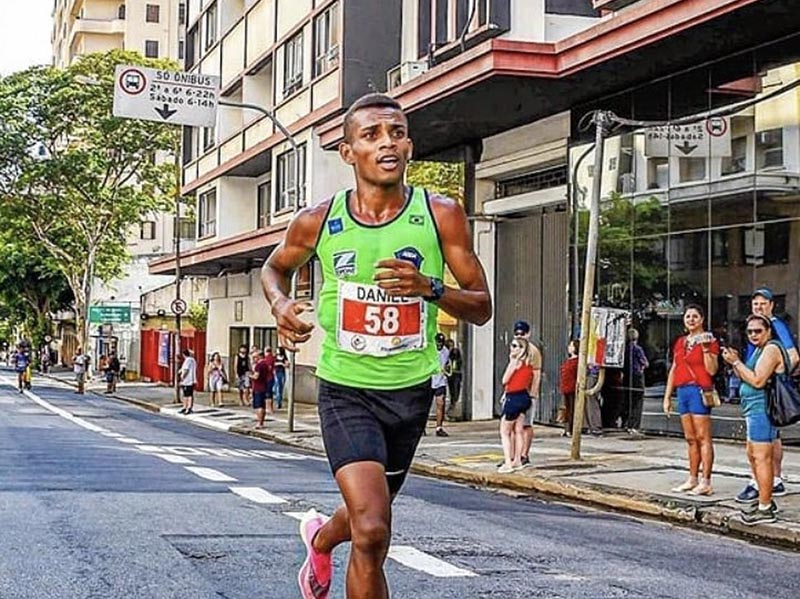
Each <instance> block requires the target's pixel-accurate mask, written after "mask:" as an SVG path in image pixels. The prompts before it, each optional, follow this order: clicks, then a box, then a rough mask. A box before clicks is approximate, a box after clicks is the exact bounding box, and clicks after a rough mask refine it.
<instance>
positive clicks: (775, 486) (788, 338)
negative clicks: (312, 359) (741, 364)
mask: <svg viewBox="0 0 800 599" xmlns="http://www.w3.org/2000/svg"><path fill="white" fill-rule="evenodd" d="M750 306H751V309H752V310H753V314H760V315H762V316H766V317H767V318H769V320H770V324H771V329H772V339H773V341H777V342H779V343H780V344H781V345H782V346H783V349H785V350H786V353H787V354H788V355H789V361H790V363H791V368H792V370H794V369H795V368H796V367H797V364H798V362H800V353H798V351H797V345H796V344H795V342H794V337H792V332H791V331H790V330H789V327H788V326H787V325H786V322H784V321H783V320H781V319H780V318H778V317H777V316H775V315H774V314H773V310H774V309H775V296H774V295H773V294H772V290H771V289H770V288H769V287H759V288H758V289H756V290H755V291H754V292H753V297H752V298H751V300H750ZM755 350H756V347H755V345H754V344H753V343H752V342H751V341H749V340H748V343H747V352H746V353H745V361H747V360H749V359H750V357H751V356H752V355H753V353H754V352H755ZM734 374H735V373H734ZM732 378H735V377H732ZM772 462H773V463H772V468H773V475H774V477H775V480H774V481H773V483H772V495H773V496H774V497H781V496H783V495H786V486H785V485H784V484H783V479H782V478H781V474H782V470H783V468H782V467H783V442H782V441H781V435H780V431H778V434H777V436H776V437H775V440H774V441H773V442H772ZM757 497H758V481H757V480H756V479H755V478H753V479H751V480H750V482H749V483H747V485H745V487H744V489H742V490H741V492H740V493H739V494H738V495H737V496H736V501H738V502H739V503H750V502H752V501H755V499H756V498H757Z"/></svg>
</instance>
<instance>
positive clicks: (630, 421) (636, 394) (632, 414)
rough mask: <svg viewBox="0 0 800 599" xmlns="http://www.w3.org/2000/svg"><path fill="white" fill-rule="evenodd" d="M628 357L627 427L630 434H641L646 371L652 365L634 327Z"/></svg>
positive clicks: (626, 354) (626, 352)
mask: <svg viewBox="0 0 800 599" xmlns="http://www.w3.org/2000/svg"><path fill="white" fill-rule="evenodd" d="M625 358H626V362H627V364H626V368H625V374H626V380H625V382H626V383H627V385H625V386H626V388H627V390H628V398H629V401H628V402H627V403H628V405H627V410H626V415H627V418H626V421H625V423H624V426H625V428H626V429H627V430H628V434H629V435H639V434H640V433H639V429H640V428H641V426H642V406H643V404H644V371H645V370H646V369H647V367H648V366H650V362H648V360H647V356H646V355H645V353H644V350H643V349H642V346H641V345H639V331H637V330H636V329H634V328H631V329H629V330H628V347H627V348H626V351H625Z"/></svg>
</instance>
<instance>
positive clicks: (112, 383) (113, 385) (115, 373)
mask: <svg viewBox="0 0 800 599" xmlns="http://www.w3.org/2000/svg"><path fill="white" fill-rule="evenodd" d="M121 371H122V365H121V364H120V361H119V358H118V357H117V352H115V351H111V352H109V353H108V367H107V368H106V393H116V392H117V381H119V375H120V372H121Z"/></svg>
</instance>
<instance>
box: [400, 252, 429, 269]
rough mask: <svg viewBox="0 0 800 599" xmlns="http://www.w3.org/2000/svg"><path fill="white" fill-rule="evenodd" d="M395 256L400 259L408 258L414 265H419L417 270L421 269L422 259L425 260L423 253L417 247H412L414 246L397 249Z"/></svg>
mask: <svg viewBox="0 0 800 599" xmlns="http://www.w3.org/2000/svg"><path fill="white" fill-rule="evenodd" d="M394 257H395V258H397V259H398V260H406V261H408V262H411V263H412V264H413V265H414V266H416V267H417V270H419V269H420V267H421V266H422V261H423V260H425V258H423V257H422V254H420V253H419V251H418V250H417V248H412V247H404V248H403V249H402V250H397V251H396V252H395V253H394Z"/></svg>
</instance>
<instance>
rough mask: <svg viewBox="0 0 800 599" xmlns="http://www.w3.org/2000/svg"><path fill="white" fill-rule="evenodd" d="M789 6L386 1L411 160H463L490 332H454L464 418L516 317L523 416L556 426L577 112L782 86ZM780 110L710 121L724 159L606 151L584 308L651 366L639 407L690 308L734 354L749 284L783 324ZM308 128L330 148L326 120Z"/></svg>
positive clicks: (577, 271) (789, 130) (793, 27)
mask: <svg viewBox="0 0 800 599" xmlns="http://www.w3.org/2000/svg"><path fill="white" fill-rule="evenodd" d="M789 4H790V3H787V2H783V1H779V0H750V1H747V0H745V1H733V0H698V1H693V2H683V1H680V0H666V1H665V0H594V1H593V2H592V1H590V0H583V1H580V0H575V1H556V0H533V1H522V0H478V2H476V3H475V2H468V1H465V2H443V1H437V0H407V1H405V2H403V31H402V46H403V47H402V51H401V55H402V60H401V62H400V63H398V65H397V66H396V67H395V68H394V69H393V70H392V71H391V72H390V73H389V76H388V79H387V85H388V87H389V88H390V89H391V93H392V94H393V95H394V96H395V97H396V98H397V99H398V100H399V101H400V102H401V103H402V104H403V105H404V107H405V108H406V110H407V112H408V114H409V119H410V123H411V131H412V136H413V137H414V140H415V149H416V151H417V155H418V156H422V157H424V156H438V157H448V158H450V159H456V160H463V161H465V163H466V168H467V180H468V181H470V182H472V183H471V184H470V185H469V187H468V189H467V196H468V198H467V208H468V212H469V213H470V214H471V218H472V221H473V233H474V243H475V250H476V252H477V254H478V255H479V257H480V259H481V261H482V262H483V264H484V266H485V268H486V270H487V274H488V276H489V280H490V284H491V285H492V286H493V288H494V291H495V315H494V318H493V320H492V321H491V322H490V323H489V324H488V325H487V326H485V327H481V328H470V329H468V336H467V337H466V339H465V340H464V341H465V346H466V350H467V351H466V353H467V355H468V356H469V362H468V364H470V367H468V368H467V381H466V388H467V397H468V398H469V406H468V409H469V413H470V414H471V416H472V417H473V418H488V417H491V416H492V415H494V414H497V410H498V405H497V398H498V397H499V396H500V393H499V390H500V389H499V382H500V376H501V374H502V369H503V367H504V365H505V357H506V354H507V343H508V340H509V336H510V335H511V334H512V331H511V327H512V323H513V322H514V321H515V320H517V319H518V318H527V319H528V320H530V321H531V322H532V323H533V328H534V337H535V338H536V340H537V341H538V342H539V344H540V345H541V346H542V347H543V353H544V362H545V364H544V387H543V391H542V401H541V402H540V404H539V413H538V415H537V416H538V418H539V419H540V420H541V421H544V422H552V421H554V419H555V415H556V411H557V407H558V405H559V402H560V398H559V394H558V390H557V389H558V388H557V382H558V364H559V362H560V361H561V360H562V359H563V357H564V355H565V348H566V343H567V340H568V339H569V337H570V336H571V334H574V333H575V332H576V326H575V325H576V323H577V321H578V320H579V318H578V314H577V309H576V308H577V302H578V301H579V300H580V298H581V295H582V291H581V287H582V281H583V274H582V273H583V255H584V254H583V250H584V244H585V234H586V233H585V228H584V227H581V226H580V224H581V223H585V222H586V209H587V205H588V204H587V198H586V196H585V194H586V193H587V192H588V190H589V189H590V187H591V185H590V184H591V182H592V181H593V177H594V173H593V172H592V170H591V165H592V162H593V161H592V154H591V153H588V154H587V150H588V146H587V144H589V143H590V142H591V140H592V139H593V136H594V129H593V127H592V126H591V122H589V125H588V127H587V126H585V125H586V121H585V119H584V116H585V115H586V114H587V113H589V112H590V111H592V110H594V109H605V110H612V111H614V112H615V113H616V114H618V115H620V116H624V117H628V118H632V119H639V120H656V121H660V120H666V119H672V118H676V117H680V116H685V115H691V114H697V113H701V112H703V111H705V110H708V109H711V108H716V107H721V106H726V105H730V104H732V103H734V102H737V101H740V100H746V99H753V100H758V99H760V98H764V97H765V96H766V95H767V94H769V93H770V92H772V91H774V90H775V89H778V88H780V87H781V86H782V85H785V84H787V83H791V82H792V81H794V80H796V79H797V77H798V75H799V74H798V72H797V67H796V63H797V62H798V61H799V60H800V50H798V49H799V48H800V43H798V42H800V39H799V38H798V33H797V32H798V31H800V28H799V27H798V26H799V25H800V13H798V12H797V11H796V10H793V9H792V8H791V7H790V6H789ZM753 23H758V27H753V26H752V24H753ZM798 106H800V103H798V95H797V92H796V90H794V91H792V92H789V93H786V94H782V95H781V96H779V97H775V98H772V99H770V100H768V101H763V102H759V103H757V104H754V105H753V106H750V107H748V108H747V109H743V110H741V111H739V112H737V113H736V114H734V115H730V116H727V117H726V118H725V119H723V120H722V126H723V127H724V129H725V135H724V136H723V137H724V138H725V139H726V140H727V142H726V143H727V147H726V148H725V149H724V150H722V151H720V150H711V149H705V150H703V149H701V150H700V151H697V150H695V149H693V148H691V145H692V144H690V146H688V147H687V146H684V150H687V149H688V150H689V153H683V152H682V151H681V150H680V149H679V148H677V147H676V146H677V145H678V144H677V143H676V144H667V145H666V146H665V147H668V151H667V152H666V153H664V152H663V151H656V150H653V149H652V148H651V147H649V146H648V144H647V142H646V139H647V135H648V128H646V127H617V128H615V130H614V131H613V135H612V137H611V138H610V139H608V140H607V142H606V147H605V150H606V155H605V159H604V164H603V172H602V181H603V211H602V220H601V223H602V225H601V243H600V248H599V262H598V275H597V287H596V288H597V290H598V291H597V300H596V301H597V303H598V304H599V305H605V306H617V307H624V308H626V309H629V310H631V311H632V313H633V317H634V325H635V326H636V327H637V328H639V329H640V332H641V333H642V337H641V342H642V343H643V345H644V346H645V350H646V351H647V353H648V356H649V357H650V362H651V364H652V366H651V368H650V369H649V370H648V372H647V373H646V379H647V385H648V395H653V396H654V397H655V396H658V394H659V393H661V392H662V390H663V384H664V378H665V373H666V367H667V365H668V363H669V355H668V354H669V342H670V341H671V339H672V338H674V337H675V336H676V335H677V333H678V332H679V328H680V319H679V316H678V315H679V313H680V312H681V310H682V307H683V306H684V305H685V304H686V303H687V302H688V301H697V302H699V303H702V304H703V305H705V306H706V307H707V311H708V314H709V316H708V320H709V326H711V327H713V328H714V329H715V331H717V332H718V333H719V334H720V335H721V336H723V337H724V338H725V339H726V341H728V342H729V343H740V342H741V341H742V339H741V335H740V331H739V330H738V329H739V325H740V323H741V320H742V318H743V317H744V315H746V313H747V311H748V307H749V305H748V304H749V292H750V290H751V289H752V288H753V287H754V285H756V284H759V285H771V286H772V288H773V290H774V292H775V294H776V298H777V301H778V305H779V310H781V311H783V310H785V311H786V313H787V314H789V315H790V316H791V317H792V318H791V323H792V328H793V330H794V331H795V332H797V323H798V320H797V318H798V310H800V303H799V298H798V291H797V290H798V287H799V286H798V283H800V280H798V274H797V273H798V268H797V264H798V260H800V253H799V252H800V246H798V244H797V241H796V240H797V239H798V237H797V235H798V233H800V230H798V226H800V220H799V219H800V207H799V206H798V201H800V197H798V174H800V162H799V161H798V150H799V149H800V138H799V137H798V123H800V113H798ZM713 125H714V127H718V126H719V125H720V123H719V122H715V123H714V124H713ZM318 131H319V134H320V138H321V140H322V145H323V147H325V148H328V149H331V150H332V149H333V148H335V146H336V144H337V143H338V142H339V140H340V139H341V119H333V120H331V121H329V122H327V123H325V124H323V125H322V126H320V127H319V128H318ZM703 139H707V138H706V137H704V138H703ZM695 145H699V144H695ZM689 154H691V155H689ZM584 155H585V156H584ZM581 156H583V159H582V160H580V158H581ZM579 160H580V162H579ZM573 175H574V176H575V179H574V180H573ZM573 183H575V184H574V185H573ZM484 348H489V349H488V350H487V349H484ZM487 358H488V359H487ZM490 361H491V365H489V362H490Z"/></svg>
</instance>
